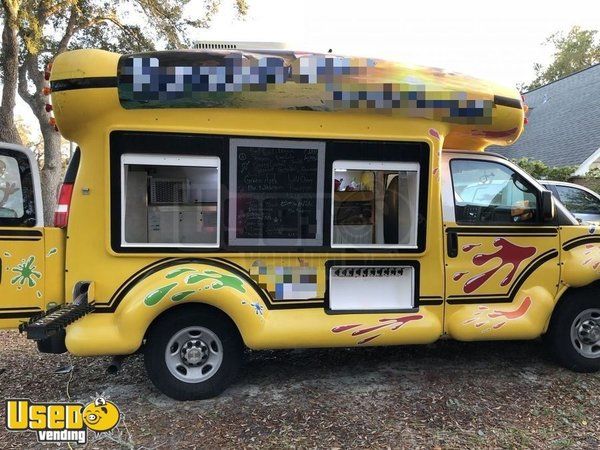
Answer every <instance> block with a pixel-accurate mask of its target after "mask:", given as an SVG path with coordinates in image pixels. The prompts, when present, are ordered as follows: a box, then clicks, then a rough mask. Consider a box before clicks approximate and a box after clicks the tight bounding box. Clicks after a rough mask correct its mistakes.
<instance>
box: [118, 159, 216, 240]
mask: <svg viewBox="0 0 600 450" xmlns="http://www.w3.org/2000/svg"><path fill="white" fill-rule="evenodd" d="M220 169H221V162H220V159H219V158H218V157H210V156H194V155H186V156H175V155H169V156H166V155H145V154H124V155H122V156H121V180H122V181H121V182H122V189H121V208H122V214H121V221H122V223H121V241H122V242H121V245H122V246H124V247H218V246H219V235H220V197H221V194H220V186H221V181H220Z"/></svg>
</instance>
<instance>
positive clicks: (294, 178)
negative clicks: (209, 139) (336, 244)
mask: <svg viewBox="0 0 600 450" xmlns="http://www.w3.org/2000/svg"><path fill="white" fill-rule="evenodd" d="M324 160H325V143H324V142H319V141H290V140H275V139H231V140H230V158H229V162H230V166H229V172H230V173H229V192H230V193H231V195H230V199H229V244H230V245H238V246H321V245H323V223H322V222H323V219H322V217H323V188H324V181H323V179H324Z"/></svg>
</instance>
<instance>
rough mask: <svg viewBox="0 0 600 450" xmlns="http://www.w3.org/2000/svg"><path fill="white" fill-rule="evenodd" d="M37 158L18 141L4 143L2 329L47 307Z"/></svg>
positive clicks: (0, 170) (0, 171)
mask: <svg viewBox="0 0 600 450" xmlns="http://www.w3.org/2000/svg"><path fill="white" fill-rule="evenodd" d="M39 193H40V183H39V176H38V169H37V162H36V160H35V158H34V156H33V154H32V153H31V152H30V151H29V150H27V149H25V148H23V147H19V146H16V145H10V144H0V328H13V327H16V326H18V325H19V323H20V322H23V321H25V320H27V319H28V318H29V317H31V316H32V315H34V314H36V313H38V312H40V311H41V310H42V305H43V301H44V283H45V278H44V257H45V254H44V253H45V252H44V228H43V216H42V204H41V199H40V196H39Z"/></svg>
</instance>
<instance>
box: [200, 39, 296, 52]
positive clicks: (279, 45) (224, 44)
mask: <svg viewBox="0 0 600 450" xmlns="http://www.w3.org/2000/svg"><path fill="white" fill-rule="evenodd" d="M194 48H195V49H199V50H285V49H287V46H286V44H285V43H283V42H237V41H202V42H196V43H195V44H194Z"/></svg>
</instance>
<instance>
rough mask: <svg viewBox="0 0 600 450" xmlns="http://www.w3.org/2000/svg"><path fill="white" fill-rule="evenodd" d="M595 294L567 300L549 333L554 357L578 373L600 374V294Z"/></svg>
mask: <svg viewBox="0 0 600 450" xmlns="http://www.w3.org/2000/svg"><path fill="white" fill-rule="evenodd" d="M587 293H589V292H587ZM593 294H594V296H587V295H586V296H583V295H573V296H570V297H569V298H565V299H564V300H563V301H562V302H561V303H560V304H559V305H558V306H557V308H556V311H555V312H554V315H553V318H552V321H551V323H550V329H549V330H548V335H547V342H548V344H549V345H550V348H551V350H552V352H553V354H554V356H555V357H556V359H557V360H558V362H559V363H560V364H562V365H563V366H564V367H566V368H568V369H571V370H574V371H575V372H596V371H598V370H600V304H599V300H598V299H597V298H596V297H595V296H597V292H594V293H593Z"/></svg>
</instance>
